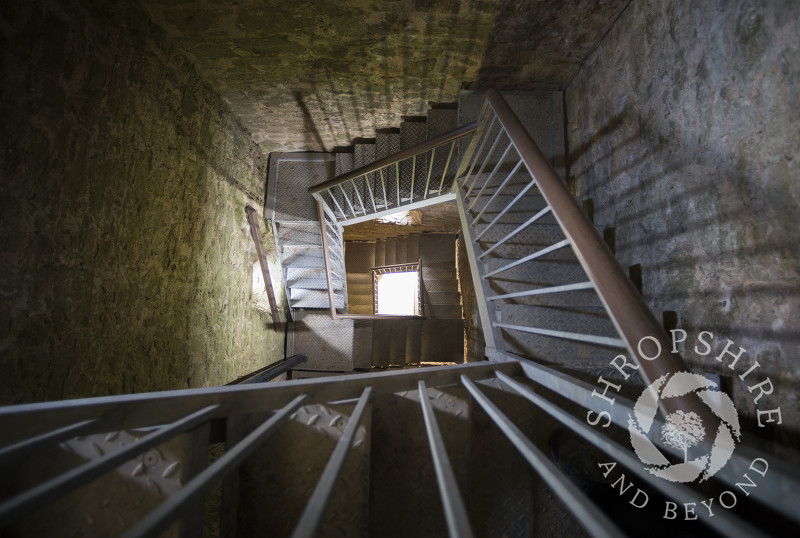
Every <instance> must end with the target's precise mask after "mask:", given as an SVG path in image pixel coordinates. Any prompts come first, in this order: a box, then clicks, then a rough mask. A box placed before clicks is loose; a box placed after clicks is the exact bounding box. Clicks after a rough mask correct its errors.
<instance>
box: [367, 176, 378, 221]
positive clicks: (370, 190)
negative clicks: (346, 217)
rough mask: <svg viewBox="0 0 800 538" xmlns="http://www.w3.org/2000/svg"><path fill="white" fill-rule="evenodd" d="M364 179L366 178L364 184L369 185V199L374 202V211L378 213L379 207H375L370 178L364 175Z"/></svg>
mask: <svg viewBox="0 0 800 538" xmlns="http://www.w3.org/2000/svg"><path fill="white" fill-rule="evenodd" d="M363 177H364V182H365V183H366V184H367V189H368V190H369V199H370V200H371V201H372V210H373V211H374V212H376V213H377V212H378V206H376V205H375V196H374V195H373V193H372V185H371V184H370V182H369V178H368V177H367V174H364V176H363Z"/></svg>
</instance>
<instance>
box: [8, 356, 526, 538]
mask: <svg viewBox="0 0 800 538" xmlns="http://www.w3.org/2000/svg"><path fill="white" fill-rule="evenodd" d="M494 370H500V371H503V372H505V373H508V374H511V375H515V374H519V372H520V370H519V366H518V365H517V364H515V363H511V362H509V363H506V364H504V365H498V364H493V363H486V362H483V363H475V364H469V365H457V366H443V367H433V368H426V369H424V370H420V369H415V370H401V371H386V372H380V373H376V374H372V375H358V374H356V375H345V376H337V377H335V378H317V379H306V380H297V381H281V382H273V383H253V384H242V385H228V386H224V387H215V388H205V389H187V390H174V391H165V392H154V393H142V394H130V395H122V396H105V397H97V398H86V399H79V400H65V401H58V402H44V403H35V404H22V405H14V406H5V407H0V429H1V430H2V431H3V432H5V433H6V435H5V437H4V439H3V441H2V443H1V444H0V470H3V469H4V468H5V469H7V466H9V465H19V464H20V463H22V461H21V460H25V459H26V458H29V457H30V456H31V454H32V453H34V452H36V451H40V450H43V449H46V448H56V447H57V445H58V444H59V443H60V442H63V441H65V440H71V439H74V438H76V436H77V435H80V436H92V435H99V436H101V437H103V438H111V437H113V436H115V435H117V434H118V433H119V431H121V430H131V429H146V430H148V432H149V433H147V434H146V435H144V436H143V437H140V438H139V439H138V441H137V442H135V443H129V444H127V445H124V446H121V447H119V448H118V449H116V450H114V451H111V452H106V453H103V452H102V451H100V450H98V451H97V452H96V457H95V458H93V459H89V460H88V461H86V462H85V463H83V464H81V465H78V466H77V467H75V468H73V469H71V470H68V471H66V472H64V473H62V474H59V475H57V476H55V477H52V478H49V479H47V480H45V481H44V482H43V483H38V484H37V483H34V484H32V485H28V487H27V488H25V489H23V490H21V491H19V492H16V493H13V494H12V495H11V496H10V497H7V498H5V499H2V500H0V534H4V535H5V534H6V531H10V532H12V533H16V532H17V530H18V529H15V523H16V522H17V521H18V520H20V519H23V518H25V517H26V516H29V515H30V514H31V513H33V512H35V510H37V509H40V508H42V507H43V506H46V505H49V504H52V503H54V502H55V501H57V500H58V499H60V498H62V497H64V496H66V495H68V494H70V493H71V492H73V491H75V490H77V489H78V488H80V487H81V486H83V485H85V484H88V483H91V482H92V481H94V480H96V479H98V478H99V477H101V476H103V475H104V474H106V473H109V472H112V471H113V470H114V469H115V468H116V467H118V466H120V465H121V464H123V463H125V462H127V461H130V460H132V459H134V458H136V457H139V456H140V455H141V454H144V453H145V452H147V451H148V450H150V449H152V448H154V447H157V446H159V445H161V444H162V443H165V442H167V441H169V440H170V439H173V438H175V437H176V436H178V435H180V434H184V433H187V432H188V433H190V434H191V435H193V443H195V444H203V445H204V447H195V448H194V450H197V449H198V448H205V450H206V451H207V450H208V447H210V445H211V444H214V443H218V442H223V443H225V452H224V454H223V455H222V456H221V457H220V458H219V459H217V460H216V461H214V462H213V463H210V464H208V465H207V466H205V468H203V469H201V470H199V471H198V472H197V473H196V474H194V475H193V476H189V477H188V478H187V480H186V481H185V483H184V484H182V485H181V487H180V488H179V489H178V490H177V491H176V492H174V493H173V494H171V495H169V496H166V497H165V498H164V499H163V501H162V502H161V503H160V504H159V505H158V506H157V507H156V508H155V509H154V510H153V511H151V512H150V513H149V514H147V515H145V516H144V517H143V518H141V519H139V520H138V521H134V522H133V524H132V525H130V526H129V527H128V528H126V529H123V531H124V536H126V537H144V536H157V535H160V533H161V532H163V531H165V530H167V529H168V528H169V527H170V526H171V525H172V524H174V523H176V522H179V521H184V520H185V518H192V517H198V516H199V514H201V513H202V502H203V498H204V496H205V495H206V494H207V493H208V492H209V491H210V490H211V489H212V488H213V487H214V486H215V485H216V484H218V483H219V482H220V481H222V480H223V479H225V478H226V477H229V476H231V475H232V474H233V473H236V472H238V468H239V465H240V464H241V463H242V462H243V461H244V459H245V458H246V457H247V456H248V455H250V454H252V453H253V452H254V451H255V450H256V449H257V448H259V446H261V445H263V444H264V443H265V442H268V438H269V436H271V435H274V434H276V433H277V432H278V431H279V430H280V428H281V426H282V425H283V424H284V423H286V422H287V421H289V420H291V419H292V418H293V413H295V411H297V410H298V409H299V408H300V407H301V406H306V405H311V404H314V403H330V402H343V401H349V400H356V399H357V400H358V405H357V406H356V408H355V410H354V411H353V413H352V414H351V415H350V417H349V419H347V420H348V423H347V426H346V429H345V431H344V434H343V435H342V437H341V438H340V441H339V442H338V443H337V445H336V447H335V449H334V451H333V453H332V454H331V456H330V460H329V463H328V466H327V467H326V469H325V471H324V472H323V474H322V476H321V477H320V478H319V482H318V485H317V488H316V489H315V491H314V494H313V495H312V496H311V498H310V499H309V501H308V504H307V507H306V511H305V513H304V514H305V515H307V516H308V517H303V518H301V519H300V520H299V521H298V522H297V523H296V530H295V533H294V535H295V536H312V535H313V534H314V530H315V529H316V528H317V527H318V526H319V524H320V522H321V521H322V516H323V515H324V514H325V512H326V507H327V505H328V502H329V500H330V498H331V495H332V493H333V489H334V486H335V484H336V481H337V479H338V476H339V473H340V471H341V469H342V465H343V463H344V461H345V458H346V457H347V455H348V452H350V451H351V450H352V448H353V438H354V434H355V428H356V427H358V425H359V422H360V421H361V417H362V414H363V412H364V410H365V408H366V406H368V405H370V403H369V398H370V395H371V394H372V393H375V394H380V395H392V394H395V393H400V392H402V393H405V392H406V391H413V390H416V389H418V388H419V383H420V380H421V379H425V381H426V382H427V384H428V385H430V386H431V387H439V386H445V385H452V384H454V383H458V382H459V379H461V378H462V377H464V376H466V377H467V378H469V379H474V380H479V379H485V378H487V377H493V376H494V375H495V374H494V373H493V372H494ZM265 413H266V414H267V417H266V418H265V419H264V420H263V421H262V422H261V423H260V424H257V425H256V426H255V428H254V429H252V430H251V431H249V432H246V433H245V434H244V435H242V436H241V438H239V437H238V436H236V435H233V437H231V432H230V431H229V429H228V428H227V426H226V424H227V423H228V421H231V420H236V419H237V417H239V416H242V415H247V414H265ZM220 421H222V422H221V423H220ZM215 423H216V424H217V426H216V427H215V426H214V424H215ZM220 426H222V427H220ZM223 432H224V433H223ZM234 439H236V440H234ZM204 459H205V460H206V462H207V457H204ZM3 473H4V476H7V475H6V474H5V471H3ZM223 487H225V483H223ZM226 494H228V495H233V496H234V497H235V495H236V492H227V493H224V494H223V498H225V495H226ZM223 502H224V501H223ZM64 509H65V510H71V508H69V507H66V508H64ZM131 509H132V513H136V510H137V509H136V508H135V507H133V506H131ZM126 515H127V514H126ZM120 521H121V520H120ZM128 521H130V519H129V520H128ZM87 525H91V521H89V522H88V523H87ZM195 528H196V527H195ZM15 535H16V534H15Z"/></svg>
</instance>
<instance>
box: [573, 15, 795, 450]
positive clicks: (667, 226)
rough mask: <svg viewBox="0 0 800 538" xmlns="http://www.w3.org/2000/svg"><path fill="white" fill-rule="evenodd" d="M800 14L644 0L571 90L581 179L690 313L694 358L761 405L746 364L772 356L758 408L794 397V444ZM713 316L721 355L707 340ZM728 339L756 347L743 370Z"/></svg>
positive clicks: (686, 318)
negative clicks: (702, 334) (701, 337)
mask: <svg viewBox="0 0 800 538" xmlns="http://www.w3.org/2000/svg"><path fill="white" fill-rule="evenodd" d="M798 21H800V4H798V3H797V2H751V1H745V0H741V1H713V2H689V1H675V2H658V1H650V2H632V3H631V4H630V6H629V7H628V8H627V10H626V11H625V12H624V13H623V15H622V16H621V18H620V19H619V21H618V23H617V24H616V25H615V26H614V28H613V29H612V30H611V32H610V33H609V35H608V36H607V37H606V39H605V40H604V41H603V42H602V43H601V45H600V46H599V48H598V49H597V50H596V51H595V53H594V54H593V55H592V56H590V58H589V59H588V61H587V63H586V64H585V66H584V67H583V68H582V70H581V71H580V72H579V74H578V75H577V77H576V78H575V79H574V80H573V81H572V82H571V83H570V85H569V87H568V88H567V92H566V105H567V121H568V142H569V148H570V163H569V166H570V178H569V179H570V181H571V185H572V187H574V189H575V190H576V192H577V194H578V195H579V196H580V197H581V198H592V199H593V200H594V208H595V222H596V223H597V224H598V226H599V227H600V228H604V227H609V226H614V227H616V246H617V257H618V259H619V260H620V261H621V263H622V265H623V267H625V266H629V265H632V264H637V263H638V264H641V266H642V280H643V292H644V296H645V298H646V300H647V302H648V303H649V304H650V305H651V307H652V309H653V311H654V312H655V313H656V315H657V316H661V314H662V312H663V311H673V312H676V313H677V314H678V327H679V328H682V329H685V330H687V331H688V332H689V339H688V340H687V342H689V345H687V346H686V349H687V350H688V352H687V353H686V354H685V356H686V358H687V359H688V360H689V361H690V363H691V364H692V365H693V366H694V367H696V368H698V369H701V370H705V371H716V372H718V373H720V374H722V375H723V376H725V377H727V378H728V379H729V381H730V384H731V390H732V392H733V393H734V396H735V400H736V404H737V407H738V409H739V410H740V413H742V412H746V413H747V414H748V415H749V416H750V417H751V419H752V418H753V417H754V416H755V412H756V407H755V406H754V401H753V400H754V396H755V394H750V393H749V392H748V390H747V387H746V386H745V385H746V384H745V383H743V382H741V381H740V380H739V379H737V377H736V376H738V375H740V374H742V373H743V372H744V370H743V369H742V368H747V367H750V366H751V365H753V364H754V362H758V363H759V365H760V368H759V370H758V373H757V374H753V379H754V380H756V378H758V379H757V380H758V381H761V380H763V379H764V378H765V377H769V378H770V379H771V381H772V383H773V384H774V392H773V395H771V396H765V397H764V398H763V399H762V400H761V401H760V402H759V403H758V406H757V408H758V409H769V408H774V407H777V406H778V405H780V406H781V408H782V420H783V424H782V425H781V426H779V427H777V428H774V429H773V430H772V431H774V435H775V436H776V437H781V438H782V439H783V441H784V442H787V443H788V441H787V439H790V438H792V437H793V436H796V435H797V432H798V426H800V406H799V405H798V391H797V387H798V382H800V375H799V374H800V362H798V346H800V321H799V320H800V293H798V290H800V270H799V269H798V263H797V244H798V243H797V233H798V232H797V231H798V229H800V210H799V209H798V207H800V204H799V203H800V182H798V177H800V130H798V127H797V126H798V125H800V103H799V102H798V97H797V96H798V92H800V60H798V59H799V58H800V39H798V36H799V35H800V22H798ZM701 330H708V331H712V332H713V333H714V338H713V341H714V343H713V353H712V354H710V355H708V356H700V355H698V354H697V353H694V352H692V349H693V347H694V344H693V343H692V342H693V341H694V339H695V338H696V337H697V335H698V332H699V331H701ZM727 339H731V340H732V341H734V342H735V343H736V344H737V347H733V348H732V351H738V347H739V346H740V347H743V348H745V349H746V352H747V354H746V355H745V356H743V358H742V359H741V363H740V364H739V365H737V367H736V369H735V370H732V369H729V368H728V364H729V363H730V361H731V358H730V357H726V360H724V361H720V362H718V361H716V360H714V357H716V356H717V355H719V353H720V352H721V351H722V350H723V349H724V347H725V344H726V342H727ZM700 349H701V350H702V349H703V347H702V346H700ZM748 381H749V380H748ZM752 384H755V383H752ZM773 426H774V425H773ZM794 444H795V445H796V442H795V443H794Z"/></svg>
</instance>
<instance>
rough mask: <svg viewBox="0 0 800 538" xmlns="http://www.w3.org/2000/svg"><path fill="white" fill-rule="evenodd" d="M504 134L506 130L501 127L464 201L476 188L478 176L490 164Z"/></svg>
mask: <svg viewBox="0 0 800 538" xmlns="http://www.w3.org/2000/svg"><path fill="white" fill-rule="evenodd" d="M504 134H505V131H504V130H502V129H500V131H499V132H498V133H497V136H496V137H495V139H494V143H493V144H492V147H491V149H489V152H488V153H487V154H486V157H484V159H483V163H482V164H481V167H480V168H479V169H478V173H477V174H475V179H473V180H472V185H470V187H469V190H468V191H467V194H465V195H464V201H465V202H466V200H467V198H469V195H470V193H471V192H472V189H474V188H475V185H476V184H477V182H478V178H479V177H480V175H481V174H482V173H483V169H484V168H486V165H487V164H489V159H490V158H491V156H492V153H494V150H495V148H496V147H497V144H498V142H500V138H502V136H503V135H504Z"/></svg>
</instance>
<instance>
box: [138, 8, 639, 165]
mask: <svg viewBox="0 0 800 538" xmlns="http://www.w3.org/2000/svg"><path fill="white" fill-rule="evenodd" d="M140 1H141V3H142V4H143V5H144V7H145V9H147V11H148V12H149V14H150V17H151V18H152V20H153V22H154V23H155V24H157V25H158V26H160V27H161V28H163V29H164V30H165V31H166V32H167V34H168V35H169V36H171V38H172V40H173V41H174V43H175V44H176V45H177V46H178V47H179V48H180V49H182V50H183V51H184V52H185V53H186V55H187V56H188V57H189V58H190V59H191V60H192V61H193V62H194V64H195V65H196V67H197V69H198V71H199V72H200V75H201V76H202V77H203V78H204V79H205V80H206V81H207V82H208V83H209V84H210V85H211V87H212V88H214V90H215V91H216V92H217V93H218V94H219V95H220V96H222V98H223V100H224V101H225V102H226V103H227V104H228V105H229V106H230V108H231V110H232V111H233V113H234V114H235V115H236V116H238V117H239V119H240V121H241V122H242V125H243V126H244V127H246V128H247V129H248V130H250V132H251V133H252V135H253V138H254V140H255V141H256V142H257V143H259V144H260V145H261V147H262V149H263V150H264V151H266V152H269V151H276V150H279V151H308V150H311V151H314V150H331V149H333V148H334V147H336V146H346V145H349V144H350V143H351V142H352V140H353V139H354V138H358V137H371V136H374V132H375V129H378V128H386V127H393V126H397V125H398V124H399V121H400V117H401V116H403V115H409V116H413V115H423V114H425V112H426V109H427V107H428V103H429V102H436V103H441V102H453V101H455V100H457V97H458V92H459V90H461V89H462V88H469V89H482V88H486V87H489V86H496V87H498V88H502V89H534V88H561V87H563V86H564V85H565V84H566V83H567V82H569V80H570V79H571V77H572V76H573V74H574V73H575V72H576V70H577V68H578V67H579V65H580V64H581V62H582V61H583V60H584V59H585V58H586V57H587V55H588V54H589V52H590V51H591V50H592V48H593V47H594V46H595V44H596V43H597V42H598V41H599V39H600V38H601V37H602V36H603V35H604V34H605V32H606V31H607V30H608V28H609V27H610V25H611V24H612V23H613V21H614V20H615V19H616V17H617V16H618V14H619V13H620V12H621V11H622V9H624V7H625V6H626V5H627V3H628V2H629V1H630V0H600V1H591V0H439V1H437V0H395V1H387V0H339V1H333V0H316V1H308V0H306V1H303V0H297V1H291V0H288V1H287V0H227V1H219V0H189V1H182V0H140Z"/></svg>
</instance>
